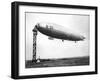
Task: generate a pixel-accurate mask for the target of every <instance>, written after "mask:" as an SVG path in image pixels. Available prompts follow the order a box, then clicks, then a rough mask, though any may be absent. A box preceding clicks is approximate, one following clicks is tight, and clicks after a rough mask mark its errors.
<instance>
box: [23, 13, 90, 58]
mask: <svg viewBox="0 0 100 81" xmlns="http://www.w3.org/2000/svg"><path fill="white" fill-rule="evenodd" d="M25 17H26V60H31V59H32V50H33V46H32V45H33V32H32V30H33V28H34V26H35V25H36V24H37V23H38V22H49V23H56V24H58V25H62V26H63V27H65V28H68V29H70V30H73V31H76V32H78V33H79V34H81V35H83V36H85V37H86V39H85V41H79V42H77V43H75V42H73V41H67V40H65V41H64V42H62V41H61V40H59V39H54V40H49V39H48V36H46V35H44V34H41V33H40V32H38V35H37V50H36V52H37V58H38V57H39V56H40V58H46V59H47V58H70V57H79V56H80V57H81V56H88V55H89V16H88V15H73V14H66V15H65V14H50V13H29V12H28V13H25Z"/></svg>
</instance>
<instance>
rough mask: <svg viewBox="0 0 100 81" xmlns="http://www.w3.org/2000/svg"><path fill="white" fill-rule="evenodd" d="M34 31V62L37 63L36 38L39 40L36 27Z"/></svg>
mask: <svg viewBox="0 0 100 81" xmlns="http://www.w3.org/2000/svg"><path fill="white" fill-rule="evenodd" d="M32 31H33V58H32V62H35V63H36V40H37V29H36V27H35V28H34V29H33V30H32Z"/></svg>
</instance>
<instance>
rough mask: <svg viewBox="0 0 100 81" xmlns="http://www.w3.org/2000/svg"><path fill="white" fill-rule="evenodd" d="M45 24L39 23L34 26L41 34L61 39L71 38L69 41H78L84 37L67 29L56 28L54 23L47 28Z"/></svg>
mask: <svg viewBox="0 0 100 81" xmlns="http://www.w3.org/2000/svg"><path fill="white" fill-rule="evenodd" d="M46 26H47V25H46ZM46 26H42V25H41V24H39V25H38V26H36V28H37V29H38V31H39V32H41V33H42V34H44V35H47V36H49V37H52V38H57V39H61V40H71V41H80V40H83V39H84V37H83V36H81V35H78V34H75V33H72V32H71V33H70V32H69V31H65V30H61V29H57V28H55V25H52V28H48V27H46ZM58 28H59V27H58Z"/></svg>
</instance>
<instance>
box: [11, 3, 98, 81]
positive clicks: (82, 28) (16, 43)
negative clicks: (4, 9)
mask: <svg viewBox="0 0 100 81" xmlns="http://www.w3.org/2000/svg"><path fill="white" fill-rule="evenodd" d="M97 13H98V12H97V7H96V6H81V5H64V4H49V3H31V2H12V4H11V23H12V24H11V25H12V28H11V77H12V78H13V79H25V78H42V77H58V76H72V75H88V74H97Z"/></svg>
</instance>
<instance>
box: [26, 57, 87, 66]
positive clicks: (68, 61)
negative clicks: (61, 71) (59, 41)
mask: <svg viewBox="0 0 100 81" xmlns="http://www.w3.org/2000/svg"><path fill="white" fill-rule="evenodd" d="M25 64H26V65H25V67H26V68H39V67H58V66H82V65H89V56H87V57H77V58H62V59H41V62H39V63H35V62H32V61H31V60H27V61H26V63H25Z"/></svg>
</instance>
